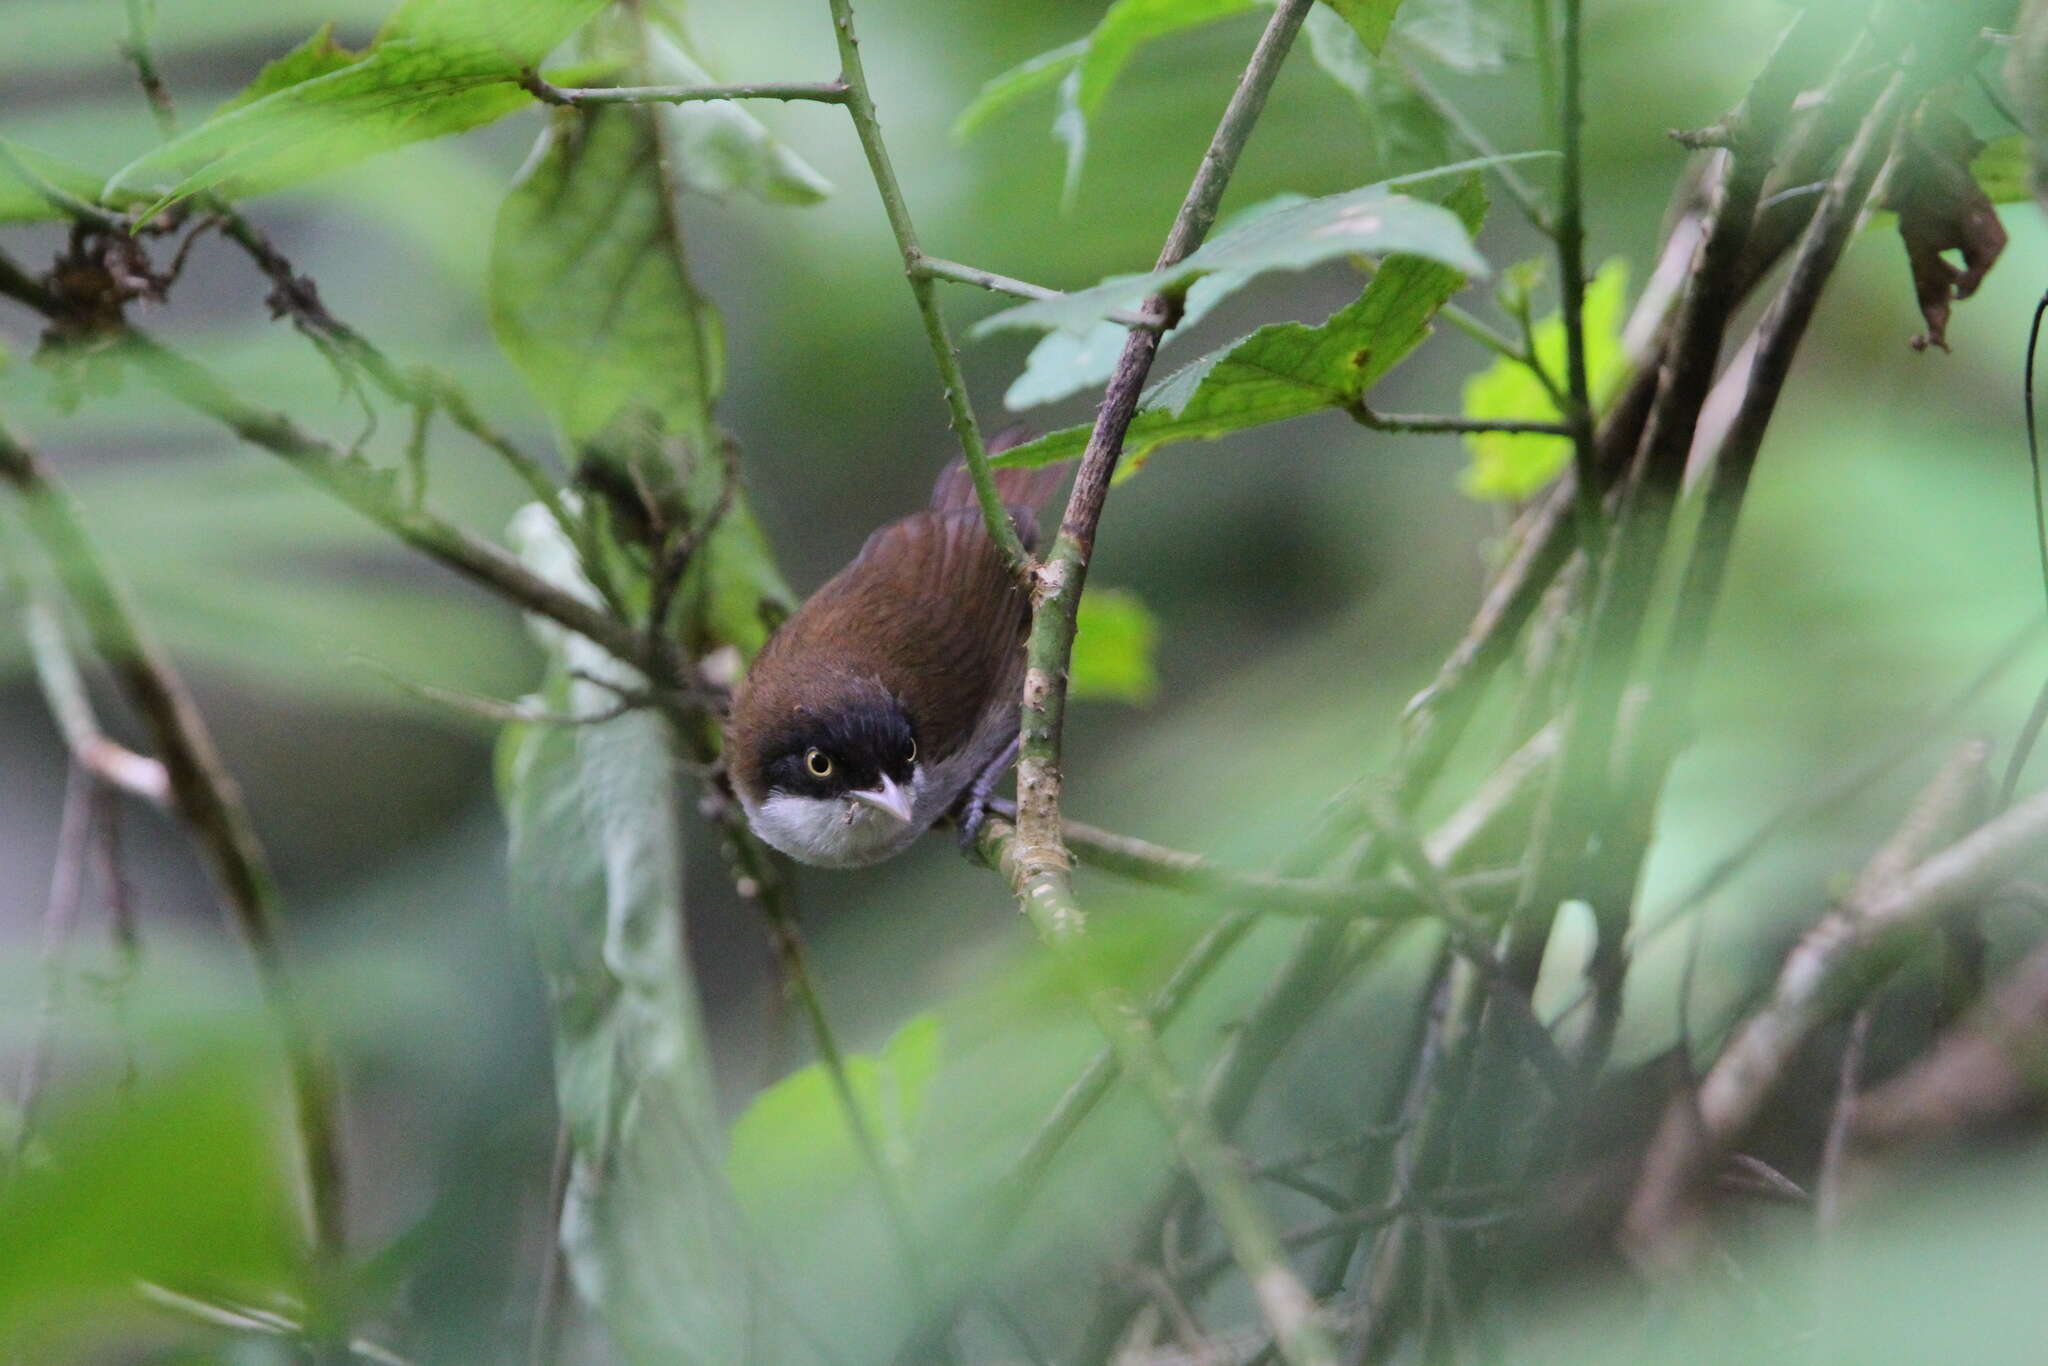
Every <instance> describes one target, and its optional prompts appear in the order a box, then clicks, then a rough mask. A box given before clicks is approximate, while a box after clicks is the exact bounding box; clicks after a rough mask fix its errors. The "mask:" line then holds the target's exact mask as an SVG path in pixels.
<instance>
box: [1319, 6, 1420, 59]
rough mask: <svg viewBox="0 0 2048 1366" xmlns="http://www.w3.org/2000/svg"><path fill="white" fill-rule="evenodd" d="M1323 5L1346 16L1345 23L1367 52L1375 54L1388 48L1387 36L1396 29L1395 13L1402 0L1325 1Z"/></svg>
mask: <svg viewBox="0 0 2048 1366" xmlns="http://www.w3.org/2000/svg"><path fill="white" fill-rule="evenodd" d="M1323 3H1324V4H1326V5H1328V6H1329V7H1330V8H1331V9H1333V10H1335V11H1337V13H1338V14H1341V15H1342V16H1344V22H1345V23H1347V24H1349V25H1351V27H1352V30H1353V31H1354V32H1356V33H1357V34H1358V36H1359V39H1360V40H1361V41H1362V42H1364V44H1365V46H1366V48H1367V50H1369V51H1371V52H1373V53H1378V52H1379V50H1380V49H1381V48H1382V47H1385V46H1386V43H1387V34H1388V33H1389V32H1390V31H1392V29H1393V27H1394V13H1395V11H1397V10H1399V9H1400V8H1401V0H1323Z"/></svg>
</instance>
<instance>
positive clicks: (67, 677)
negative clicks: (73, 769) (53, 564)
mask: <svg viewBox="0 0 2048 1366" xmlns="http://www.w3.org/2000/svg"><path fill="white" fill-rule="evenodd" d="M22 631H23V634H24V635H26V636H27V637H28V648H29V658H30V659H31V660H32V661H33V662H34V664H35V671H36V682H37V683H38V684H40V685H41V687H42V691H43V702H44V705H46V706H47V707H49V709H50V715H51V716H52V717H54V718H55V719H56V722H57V729H58V730H59V731H61V732H62V733H63V736H64V743H65V745H66V746H67V747H68V748H69V749H70V751H71V758H72V760H73V762H75V763H76V764H78V765H79V766H80V767H81V768H83V769H85V770H86V771H87V772H89V773H91V774H92V775H93V776H94V777H95V778H97V779H98V780H99V781H101V782H103V783H106V784H107V785H108V786H110V787H114V788H118V789H119V790H121V791H123V792H126V793H128V794H129V795H131V796H135V797H140V798H141V799H142V800H143V801H146V802H148V803H149V804H150V805H151V806H156V807H163V806H167V805H168V804H169V802H170V797H171V780H170V775H169V774H168V773H166V772H165V771H164V766H163V764H161V763H160V762H158V761H157V760H155V759H152V758H150V757H149V756H148V755H146V754H137V753H136V752H135V751H134V750H132V749H129V748H128V747H127V746H126V745H123V744H120V743H119V742H117V741H115V740H113V739H110V738H109V737H108V736H107V734H106V732H105V731H103V730H101V729H100V724H99V718H98V717H96V716H94V715H93V708H92V697H91V694H89V693H88V692H87V691H86V687H85V678H84V676H83V675H82V674H81V673H80V672H79V668H78V660H77V659H76V658H75V657H74V656H73V655H72V653H71V642H70V641H69V639H67V638H66V636H65V634H64V624H63V622H62V621H61V620H59V618H58V615H57V609H56V608H55V607H54V606H53V605H52V604H50V603H48V602H46V601H43V600H41V599H40V598H36V599H32V600H31V601H30V603H29V605H28V608H27V610H26V611H25V612H23V614H22Z"/></svg>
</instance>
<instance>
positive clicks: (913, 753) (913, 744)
mask: <svg viewBox="0 0 2048 1366" xmlns="http://www.w3.org/2000/svg"><path fill="white" fill-rule="evenodd" d="M903 762H905V763H907V764H914V763H916V762H917V737H916V736H915V735H913V736H911V737H910V753H908V754H906V755H904V756H903Z"/></svg>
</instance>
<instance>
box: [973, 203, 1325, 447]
mask: <svg viewBox="0 0 2048 1366" xmlns="http://www.w3.org/2000/svg"><path fill="white" fill-rule="evenodd" d="M1306 202H1307V198H1306V196H1303V195H1298V194H1282V195H1275V196H1273V197H1272V198H1271V199H1267V200H1263V201H1261V202H1260V203H1258V204H1255V205H1252V206H1251V207H1250V208H1247V209H1244V210H1242V211H1240V212H1239V213H1237V214H1235V215H1233V216H1232V218H1231V219H1230V220H1229V221H1228V222H1227V223H1226V224H1225V225H1224V226H1223V228H1222V231H1229V230H1230V228H1231V227H1234V226H1239V225H1242V224H1244V223H1248V222H1251V221H1252V220H1254V219H1257V218H1260V217H1263V216H1264V215H1266V214H1269V213H1272V212H1274V211H1275V210H1277V209H1284V208H1291V207H1292V206H1294V205H1296V204H1302V203H1306ZM1246 278H1247V277H1246V276H1245V275H1243V274H1242V273H1241V272H1235V271H1218V272H1217V273H1216V274H1214V275H1204V276H1203V277H1202V278H1201V279H1199V280H1197V281H1195V283H1194V284H1193V285H1191V286H1189V288H1188V294H1187V300H1186V302H1185V304H1184V305H1183V307H1182V310H1181V319H1180V323H1179V324H1178V325H1177V326H1176V327H1175V328H1174V331H1175V332H1180V331H1183V330H1185V329H1187V328H1189V327H1192V326H1194V325H1195V324H1196V323H1197V322H1200V321H1201V320H1202V318H1203V317H1205V316H1206V315H1207V314H1208V312H1209V310H1210V309H1212V308H1214V307H1215V306H1216V305H1217V304H1219V303H1221V302H1222V301H1223V299H1224V298H1225V297H1226V296H1228V295H1229V294H1230V293H1231V292H1232V291H1234V290H1236V289H1237V287H1238V286H1240V285H1242V284H1243V283H1244V282H1245V280H1246ZM1129 335H1130V333H1129V330H1128V329H1126V328H1124V327H1122V326H1120V325H1119V324H1117V323H1113V322H1107V321H1105V322H1099V323H1096V324H1095V325H1094V326H1093V327H1090V328H1089V329H1088V330H1087V331H1086V332H1085V333H1082V334H1081V335H1080V336H1078V337H1077V336H1075V335H1074V334H1073V333H1071V332H1065V331H1059V330H1055V331H1052V332H1048V333H1046V334H1045V336H1043V337H1041V338H1040V339H1039V341H1038V345H1036V346H1034V347H1032V348H1031V354H1030V356H1028V357H1027V358H1026V359H1025V361H1024V372H1023V373H1022V374H1020V375H1018V376H1017V378H1016V380H1015V381H1013V382H1012V383H1011V385H1010V387H1009V390H1008V391H1007V392H1005V393H1004V395H1003V404H1004V406H1005V407H1007V408H1009V409H1010V410H1011V411H1012V412H1016V411H1021V410H1022V409H1025V408H1035V407H1037V406H1038V405H1039V404H1042V403H1052V402H1054V401H1056V400H1058V399H1062V398H1065V397H1066V396H1067V395H1069V394H1071V393H1075V392H1077V391H1079V390H1081V389H1085V388H1087V387H1088V386H1090V385H1094V384H1101V383H1102V382H1103V381H1105V380H1107V379H1108V378H1109V376H1110V372H1111V371H1113V370H1115V369H1116V358H1117V356H1118V355H1119V354H1120V353H1121V352H1122V351H1123V346H1124V339H1125V338H1126V337H1127V336H1129ZM1169 335H1171V334H1169Z"/></svg>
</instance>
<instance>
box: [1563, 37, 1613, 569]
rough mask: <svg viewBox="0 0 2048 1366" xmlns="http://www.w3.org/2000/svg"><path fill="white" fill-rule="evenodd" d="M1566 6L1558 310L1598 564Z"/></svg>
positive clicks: (1576, 124)
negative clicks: (1560, 316) (1562, 330)
mask: <svg viewBox="0 0 2048 1366" xmlns="http://www.w3.org/2000/svg"><path fill="white" fill-rule="evenodd" d="M1563 4H1564V32H1563V35H1562V36H1563V40H1564V53H1563V60H1562V63H1561V66H1562V69H1563V81H1562V89H1561V93H1560V97H1559V98H1560V103H1559V105H1558V109H1559V112H1560V121H1561V124H1562V132H1563V145H1564V164H1563V166H1562V168H1561V174H1560V176H1559V184H1558V206H1557V234H1556V235H1557V273H1558V281H1557V289H1558V305H1559V309H1560V311H1561V312H1562V313H1563V315H1564V352H1565V382H1566V384H1567V385H1568V386H1569V387H1570V391H1571V403H1570V404H1569V405H1568V407H1567V409H1566V412H1565V421H1566V422H1567V423H1569V424H1570V426H1571V429H1572V469H1573V471H1574V473H1575V474H1576V475H1577V476H1578V477H1577V480H1576V482H1575V483H1574V485H1573V487H1574V488H1575V489H1576V490H1577V498H1576V501H1575V503H1574V504H1573V506H1574V508H1575V510H1576V513H1577V517H1578V523H1579V544H1580V545H1581V546H1583V547H1585V549H1586V551H1587V553H1588V555H1589V557H1590V558H1591V559H1592V561H1593V562H1594V563H1596V564H1597V563H1598V562H1599V560H1600V554H1601V551H1602V549H1603V548H1604V546H1605V543H1606V539H1605V538H1606V521H1605V518H1604V517H1603V515H1602V513H1601V511H1600V495H1599V488H1600V481H1599V477H1598V461H1599V452H1598V449H1597V448H1596V446H1595V444H1594V432H1593V387H1592V381H1591V378H1590V377H1589V375H1588V373H1587V370H1586V187H1585V153H1584V140H1585V138H1584V135H1585V123H1586V111H1585V93H1584V87H1585V44H1584V40H1583V37H1582V35H1581V33H1580V13H1579V11H1580V5H1581V0H1563Z"/></svg>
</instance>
